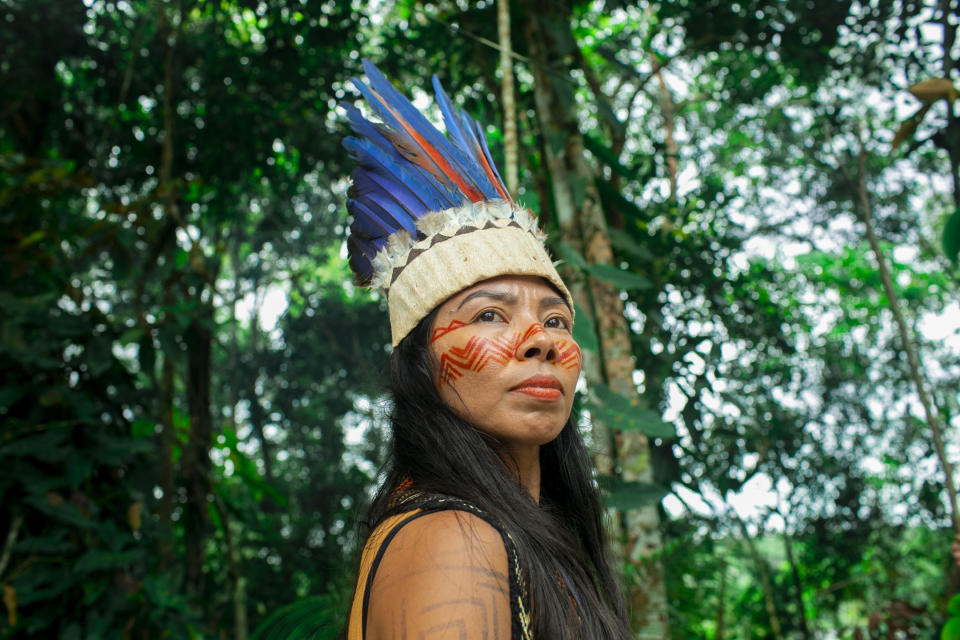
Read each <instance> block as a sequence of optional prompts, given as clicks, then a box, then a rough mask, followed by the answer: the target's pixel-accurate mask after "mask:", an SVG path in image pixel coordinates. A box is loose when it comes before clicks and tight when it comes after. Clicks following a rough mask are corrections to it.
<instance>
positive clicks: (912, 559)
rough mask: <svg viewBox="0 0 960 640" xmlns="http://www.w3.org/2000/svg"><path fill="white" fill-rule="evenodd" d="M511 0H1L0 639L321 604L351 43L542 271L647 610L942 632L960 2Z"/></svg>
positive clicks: (370, 302) (305, 628) (370, 299)
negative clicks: (570, 313)
mask: <svg viewBox="0 0 960 640" xmlns="http://www.w3.org/2000/svg"><path fill="white" fill-rule="evenodd" d="M506 6H507V5H506V3H499V9H501V11H499V12H498V4H497V3H495V2H494V1H493V0H489V1H484V0H476V1H468V0H457V1H454V0H436V1H434V2H430V3H419V2H414V1H413V0H410V1H409V2H407V1H404V0H397V1H396V2H394V1H392V0H383V1H382V2H373V3H365V2H358V1H354V2H334V1H332V0H330V1H327V2H319V1H316V0H309V1H307V0H270V1H269V2H266V1H265V2H257V1H247V0H216V1H214V0H166V1H148V0H118V1H116V2H112V1H105V0H85V1H84V2H80V1H79V0H76V1H74V0H0V51H2V54H0V224H2V233H0V243H2V255H0V372H2V386H0V425H2V428H0V584H2V588H3V593H2V596H3V598H2V599H3V606H2V608H0V613H3V615H2V616H0V637H9V638H17V639H19V638H62V639H65V640H68V639H69V640H73V639H81V638H87V639H95V638H161V637H163V638H237V639H240V640H245V639H246V638H250V637H256V638H305V637H316V638H332V637H334V636H335V635H336V633H337V632H338V631H339V630H340V627H341V626H342V624H343V618H344V612H345V610H346V608H347V599H348V597H349V594H350V592H351V590H352V576H353V572H354V570H355V563H356V553H357V548H358V537H357V536H358V532H359V531H360V529H359V520H360V518H361V516H362V514H363V511H364V508H365V505H366V504H367V501H368V498H369V496H370V494H371V487H372V486H373V485H374V484H375V483H376V480H377V469H378V466H379V464H380V463H381V462H382V460H383V455H384V448H385V442H386V437H387V434H386V432H385V421H386V415H387V412H388V410H389V407H388V405H387V403H386V401H385V400H384V385H385V379H384V375H383V371H384V363H385V359H386V357H387V354H388V352H389V339H388V335H387V319H386V314H385V307H384V304H383V299H382V298H381V297H378V296H377V295H374V294H372V293H370V292H367V291H362V290H358V289H355V288H354V287H353V286H352V285H351V284H350V283H349V274H348V270H347V268H346V264H345V258H344V248H343V247H344V238H345V227H346V224H347V222H348V221H347V217H346V211H345V208H344V199H345V191H346V188H347V184H348V183H347V180H346V176H347V175H348V173H349V171H350V168H351V165H350V161H349V159H348V158H347V156H346V154H345V153H344V151H343V150H342V147H341V146H340V145H341V140H342V138H343V137H344V136H345V135H346V133H347V127H346V125H345V122H344V117H343V110H342V109H341V108H339V107H338V106H337V105H338V103H339V102H341V101H344V100H347V101H354V100H355V99H356V94H355V93H354V91H353V90H352V89H351V88H350V87H349V84H348V79H349V78H350V77H351V76H360V75H362V70H361V69H360V60H361V58H363V57H367V58H369V59H371V60H372V61H374V62H375V63H377V64H378V65H379V66H380V68H381V69H382V70H383V71H384V72H385V73H386V74H387V75H388V76H389V77H390V78H392V79H393V80H394V82H395V83H396V84H397V85H398V86H399V87H400V88H401V89H402V90H403V91H404V92H405V93H408V94H412V95H415V96H418V97H419V104H422V105H424V106H426V105H432V101H431V100H427V99H425V98H424V96H425V95H426V93H425V92H428V91H429V82H428V80H429V77H430V75H431V74H433V73H436V74H437V75H438V76H439V77H440V79H441V80H442V82H443V83H444V85H445V86H446V87H447V89H448V90H449V91H450V93H451V94H452V96H453V98H454V100H455V102H456V103H457V104H458V105H460V106H462V107H463V108H465V109H466V110H467V111H468V112H469V113H471V114H472V115H473V117H475V118H476V119H477V120H478V121H480V122H484V123H489V125H490V126H489V127H488V129H487V136H488V139H489V140H490V141H491V146H492V149H493V154H494V156H495V159H496V161H497V164H498V165H499V166H500V167H501V168H504V167H509V166H514V167H516V171H517V173H518V175H519V181H518V182H519V185H520V187H519V198H520V199H521V201H523V202H524V203H525V204H527V205H528V206H530V207H531V208H532V209H533V210H534V211H536V212H538V213H539V214H540V217H541V220H542V222H543V226H544V227H545V228H546V230H547V231H548V233H549V234H550V237H551V240H550V244H551V249H552V251H553V252H554V254H555V255H557V256H558V257H560V258H563V259H564V261H565V263H564V264H565V266H564V267H563V268H564V269H565V276H566V277H567V278H568V281H570V282H571V283H572V288H573V290H574V295H575V297H576V299H577V302H578V307H579V309H578V325H577V338H578V340H579V341H580V342H581V345H582V346H583V347H584V348H585V350H586V353H587V359H586V367H585V382H584V384H583V385H582V389H581V392H580V394H579V398H578V402H577V411H578V412H579V414H580V420H581V423H582V425H583V429H584V432H585V434H586V436H587V437H588V439H589V441H590V442H591V445H592V447H593V451H594V455H595V462H596V466H597V478H598V482H600V485H601V487H602V488H603V489H604V494H605V496H606V497H607V501H608V505H609V507H610V511H609V516H610V517H609V521H610V524H611V526H612V527H613V530H614V532H615V535H616V538H617V547H616V548H617V554H618V559H619V560H618V566H619V567H620V569H621V572H622V575H623V580H624V588H625V590H626V592H627V593H628V596H629V598H630V601H631V605H632V609H633V616H634V624H635V627H636V630H637V634H638V637H668V636H669V637H673V638H705V639H706V638H711V639H720V638H868V637H869V638H893V637H935V636H937V635H938V634H940V633H941V631H942V632H943V634H944V637H960V633H958V632H957V631H956V626H957V625H960V619H956V618H953V617H952V615H953V614H960V607H958V606H957V605H956V602H954V604H951V601H950V598H951V596H953V595H954V594H955V592H956V591H957V589H958V575H957V569H956V567H955V565H954V563H953V561H952V559H951V557H950V542H951V540H952V538H953V529H954V528H955V526H956V524H955V523H957V522H958V520H957V513H956V498H955V494H954V492H953V489H952V481H951V480H949V478H950V475H951V473H952V471H951V469H950V462H951V461H956V460H957V459H958V458H960V448H958V447H957V429H958V428H960V418H958V415H960V407H958V404H960V400H958V398H960V395H958V392H960V334H958V331H957V324H958V319H960V304H958V292H960V270H958V268H957V253H958V247H960V212H958V211H960V209H958V205H960V181H958V167H960V125H958V118H957V115H956V98H957V90H956V89H955V86H957V85H958V77H957V76H958V70H957V58H958V54H960V45H958V44H957V41H956V31H957V24H958V15H957V7H956V4H955V3H954V2H951V1H950V0H898V1H891V0H869V1H867V0H839V1H833V0H782V1H779V2H771V1H764V0H738V1H737V2H728V1H726V0H702V1H699V0H676V1H673V2H669V3H658V2H628V1H626V0H608V1H606V2H569V3H567V2H560V1H559V0H556V1H551V0H544V1H535V0H524V1H517V2H513V3H510V7H509V12H506V11H503V10H502V9H504V8H506ZM505 18H506V19H507V20H506V22H505ZM508 35H509V37H508ZM505 61H507V62H505ZM505 78H506V82H505V81H504V80H505ZM511 88H512V91H513V96H512V97H511V96H510V95H509V91H508V93H506V94H505V93H504V91H505V90H509V89H511ZM511 104H512V105H513V111H510V109H509V105H511ZM505 106H506V107H508V108H507V109H506V111H505V109H504V108H503V107H505ZM505 112H506V114H507V115H506V116H505V115H504V114H505ZM434 115H435V116H436V115H437V114H436V113H435V112H434ZM508 173H509V170H508ZM744 496H750V497H749V499H747V498H745V497H744Z"/></svg>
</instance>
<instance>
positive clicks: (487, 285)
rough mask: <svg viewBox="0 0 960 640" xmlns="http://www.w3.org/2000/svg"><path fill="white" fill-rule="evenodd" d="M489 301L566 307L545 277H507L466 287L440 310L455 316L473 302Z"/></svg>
mask: <svg viewBox="0 0 960 640" xmlns="http://www.w3.org/2000/svg"><path fill="white" fill-rule="evenodd" d="M490 298H493V299H496V300H499V301H501V302H503V303H505V304H519V303H520V302H521V301H522V300H527V299H529V300H531V301H533V302H535V303H536V304H537V305H543V304H544V302H546V303H547V304H548V305H549V306H553V305H554V304H558V305H562V306H563V307H564V308H566V306H567V304H566V301H565V300H564V298H563V296H562V295H560V293H559V292H558V291H557V289H556V287H554V286H553V285H552V284H550V282H548V281H547V280H546V279H545V278H541V277H540V276H519V275H507V276H498V277H496V278H490V279H489V280H483V281H481V282H478V283H476V284H474V285H472V286H469V287H467V288H466V289H464V290H462V291H460V292H458V293H457V294H456V295H454V296H452V297H451V298H449V299H447V300H446V301H445V302H444V303H443V304H441V305H440V309H439V311H440V312H441V313H445V312H446V313H455V312H456V310H457V309H459V308H461V307H462V306H464V305H467V304H469V303H470V302H471V301H473V300H482V299H490Z"/></svg>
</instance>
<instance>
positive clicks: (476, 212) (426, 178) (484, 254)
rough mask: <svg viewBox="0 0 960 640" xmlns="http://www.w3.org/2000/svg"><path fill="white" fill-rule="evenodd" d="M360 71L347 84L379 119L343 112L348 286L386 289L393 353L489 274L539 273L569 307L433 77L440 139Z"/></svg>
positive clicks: (474, 138)
mask: <svg viewBox="0 0 960 640" xmlns="http://www.w3.org/2000/svg"><path fill="white" fill-rule="evenodd" d="M363 68H364V71H366V75H367V79H368V81H369V85H367V84H365V83H364V82H363V81H361V80H358V79H356V78H354V79H353V80H352V82H353V84H354V86H355V87H356V88H357V90H358V91H360V93H361V94H362V95H363V97H364V98H365V99H366V102H367V104H368V105H369V107H370V109H371V110H372V111H373V112H374V113H375V114H376V115H377V116H378V117H379V118H380V120H381V122H371V121H369V120H367V119H366V118H364V116H363V115H362V114H361V113H360V111H359V110H358V109H357V108H356V107H354V106H353V105H350V104H344V105H343V106H344V109H346V112H347V118H348V119H349V121H350V127H351V128H352V129H353V133H354V137H349V138H346V139H345V140H344V142H343V146H344V147H345V148H346V149H347V151H348V152H349V153H350V155H351V157H352V158H353V159H354V160H356V162H357V167H356V168H355V169H354V170H353V173H352V174H351V178H352V179H353V185H352V186H351V187H350V190H349V191H348V192H347V197H348V200H347V210H348V211H349V212H350V214H351V215H352V216H353V221H352V223H351V225H350V237H349V239H348V241H347V248H348V252H349V255H350V268H351V269H352V270H353V272H354V274H355V276H356V280H357V283H358V284H361V285H363V286H372V287H377V288H381V289H383V290H385V291H386V292H387V300H388V306H389V308H390V324H391V329H392V333H393V344H394V346H396V345H397V344H398V343H399V342H400V340H402V339H403V337H404V336H406V335H407V333H409V332H410V330H411V329H413V327H415V326H416V324H417V323H418V322H419V321H420V320H421V319H423V318H424V317H425V316H426V315H427V314H429V313H430V312H431V311H432V310H433V308H434V307H436V306H437V305H438V304H440V303H441V302H443V301H444V300H445V299H446V298H448V297H450V296H451V295H453V294H455V293H457V292H458V291H460V290H462V289H464V288H466V287H468V286H471V285H473V284H475V283H477V282H480V281H481V280H485V279H487V278H492V277H495V276H498V275H505V274H517V275H539V276H543V277H545V278H547V279H548V280H549V281H550V282H552V283H553V284H554V286H556V287H558V288H559V289H560V291H561V292H562V293H563V294H564V296H565V297H566V298H567V300H568V302H570V294H569V292H568V291H567V288H566V286H564V284H563V281H562V280H561V279H560V276H559V275H558V274H557V271H556V269H555V268H554V267H553V263H552V262H551V260H550V258H549V256H548V255H547V253H546V250H545V249H544V248H543V241H544V236H543V234H542V232H540V230H539V228H538V227H537V220H536V217H535V216H534V215H533V214H532V213H531V212H530V211H529V210H527V209H525V208H523V207H520V206H519V205H517V204H516V203H515V202H514V201H513V199H512V198H511V197H510V194H509V193H508V191H507V189H506V187H505V186H504V184H503V180H501V178H500V173H499V172H498V171H497V168H496V166H495V165H494V164H493V160H492V159H491V157H490V150H489V149H488V147H487V143H486V140H485V139H484V136H483V130H482V129H481V128H480V125H479V124H477V123H476V122H474V121H473V120H472V119H471V118H470V116H468V115H467V114H466V112H465V111H462V110H461V111H458V110H457V109H456V108H455V107H454V106H453V103H452V102H451V101H450V98H449V97H448V96H447V94H446V93H445V92H444V90H443V87H442V86H441V85H440V82H439V80H437V77H436V76H434V77H433V87H434V90H435V92H436V97H437V102H438V104H439V106H440V111H441V113H442V114H443V120H444V124H445V126H446V130H447V135H444V134H442V133H440V131H438V130H437V128H436V127H434V126H433V125H432V124H431V123H430V121H429V120H427V119H426V118H425V117H424V116H423V115H422V114H421V113H420V112H419V111H418V110H417V108H416V107H414V106H413V104H411V103H410V101H409V100H407V98H406V97H405V96H404V95H403V94H401V93H400V92H399V91H398V90H397V89H396V88H395V87H394V86H393V85H392V84H391V83H390V81H389V80H387V78H386V77H385V76H384V75H383V74H382V73H381V72H380V70H379V69H377V67H376V66H374V65H373V64H372V63H371V62H369V61H368V60H364V61H363ZM570 304H571V309H572V308H573V305H572V302H571V303H570Z"/></svg>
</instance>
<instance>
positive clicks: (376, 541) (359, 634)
mask: <svg viewBox="0 0 960 640" xmlns="http://www.w3.org/2000/svg"><path fill="white" fill-rule="evenodd" d="M418 513H420V509H414V510H412V511H405V512H404V513H398V514H397V515H395V516H390V517H389V518H387V519H385V520H384V521H383V522H381V523H380V524H379V525H377V528H376V529H374V530H373V533H372V534H370V537H369V538H368V539H367V544H365V545H364V546H363V554H362V555H361V556H360V573H359V575H358V576H357V588H356V591H355V592H354V594H353V606H351V607H350V624H349V625H348V626H347V640H363V639H364V636H365V635H366V629H364V618H365V617H366V616H365V614H366V606H365V604H366V603H365V602H364V598H365V597H366V594H367V590H368V589H369V588H370V585H369V584H368V583H369V582H370V581H372V580H373V572H374V571H376V567H375V566H374V562H376V563H377V564H379V561H380V558H381V557H382V556H383V551H384V550H385V549H384V548H382V546H383V543H384V541H385V540H387V538H388V537H390V536H391V534H392V533H394V532H395V531H396V530H397V529H399V528H400V526H401V525H403V524H404V523H405V522H406V521H407V520H410V519H411V518H414V517H416V515H417V514H418Z"/></svg>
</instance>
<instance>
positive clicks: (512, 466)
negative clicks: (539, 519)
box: [500, 445, 540, 504]
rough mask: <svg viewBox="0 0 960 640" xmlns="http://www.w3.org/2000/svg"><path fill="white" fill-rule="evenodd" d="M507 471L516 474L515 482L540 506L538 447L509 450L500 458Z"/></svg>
mask: <svg viewBox="0 0 960 640" xmlns="http://www.w3.org/2000/svg"><path fill="white" fill-rule="evenodd" d="M500 457H501V458H502V459H503V462H504V464H506V465H507V469H508V470H510V471H511V472H513V473H514V474H516V477H517V480H519V481H520V484H521V485H523V488H524V489H526V490H527V493H529V494H530V497H531V498H533V501H534V502H536V503H537V504H540V447H539V446H538V445H529V446H522V447H517V448H514V449H511V450H509V451H507V452H505V453H503V454H501V456H500Z"/></svg>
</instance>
